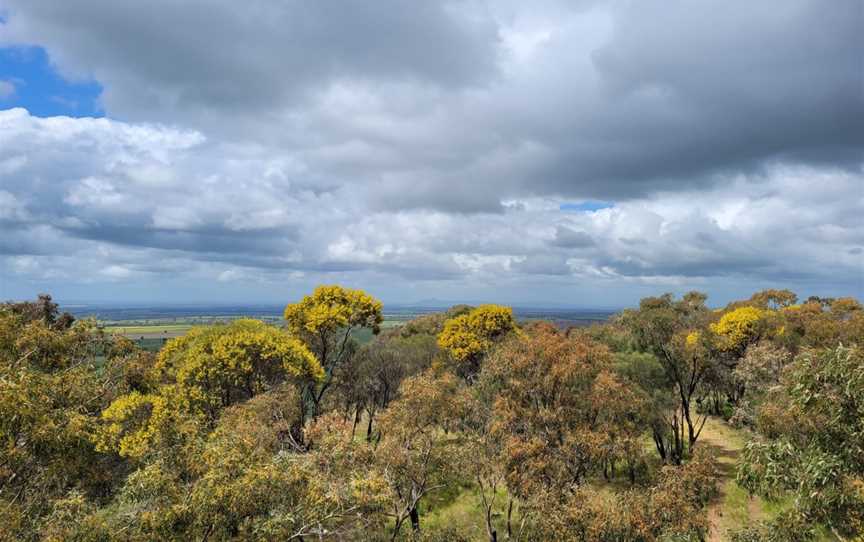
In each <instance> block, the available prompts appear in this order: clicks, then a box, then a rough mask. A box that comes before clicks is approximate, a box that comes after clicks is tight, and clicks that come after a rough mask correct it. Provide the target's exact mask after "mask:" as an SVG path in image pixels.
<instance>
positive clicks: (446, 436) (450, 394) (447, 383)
mask: <svg viewBox="0 0 864 542" xmlns="http://www.w3.org/2000/svg"><path fill="white" fill-rule="evenodd" d="M400 396H401V397H400V399H398V400H397V401H395V402H393V403H392V404H391V405H390V407H389V408H387V410H386V411H385V412H384V413H383V414H382V415H381V423H380V427H381V434H382V438H381V443H380V444H379V445H378V448H377V449H376V451H375V455H376V458H377V463H378V469H380V472H381V473H382V475H383V478H384V479H385V480H386V481H387V484H388V485H389V488H390V502H391V509H392V515H393V518H394V526H393V534H392V538H393V539H395V538H396V537H397V536H398V534H399V531H400V530H401V528H402V524H403V523H405V521H406V520H408V519H410V521H411V527H412V528H413V530H414V531H415V532H417V531H419V530H420V514H419V508H418V507H419V504H420V501H421V499H422V498H423V497H424V496H425V495H426V494H428V493H429V492H430V491H433V490H434V489H437V488H439V487H443V486H444V485H446V484H447V482H448V481H450V480H451V479H452V477H453V476H454V466H455V465H456V460H455V458H456V452H457V450H458V447H459V436H458V435H457V434H454V433H451V432H452V431H453V430H454V429H456V428H457V425H458V422H459V420H460V419H461V418H462V417H463V416H464V412H465V406H466V396H465V394H464V391H463V390H462V389H461V386H460V382H459V380H458V379H457V378H456V377H455V376H453V375H452V374H449V373H444V374H441V375H436V374H435V373H434V372H432V371H431V370H430V371H427V372H425V373H423V374H420V375H417V376H414V377H411V378H408V379H406V380H405V381H404V382H403V383H402V387H401V391H400Z"/></svg>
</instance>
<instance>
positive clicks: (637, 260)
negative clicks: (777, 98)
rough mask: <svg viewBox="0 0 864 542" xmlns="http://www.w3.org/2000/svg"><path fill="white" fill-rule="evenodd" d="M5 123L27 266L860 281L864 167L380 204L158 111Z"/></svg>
mask: <svg viewBox="0 0 864 542" xmlns="http://www.w3.org/2000/svg"><path fill="white" fill-rule="evenodd" d="M0 134H2V136H0V139H2V141H0V163H3V164H15V167H7V170H6V173H5V175H4V178H3V179H4V181H3V190H2V191H0V220H2V222H3V224H4V230H5V231H6V232H7V233H8V234H9V235H4V237H3V240H2V242H0V250H2V253H3V255H4V256H3V258H4V260H5V265H4V269H6V271H7V272H8V273H10V274H13V275H17V276H19V278H20V277H24V276H27V277H35V278H38V279H44V280H48V279H50V278H52V277H63V280H65V281H72V282H75V281H84V282H91V283H92V282H94V281H96V282H98V281H99V280H100V279H104V280H108V281H111V282H113V283H118V282H123V281H127V282H128V281H137V280H141V279H142V278H148V277H149V279H150V280H158V279H159V277H161V276H164V275H166V274H170V275H172V276H174V277H177V276H180V277H184V276H185V277H187V278H188V279H189V280H204V281H208V280H209V281H211V282H214V283H217V282H219V283H228V282H231V283H237V282H250V281H258V282H262V281H263V282H264V283H267V282H269V283H272V284H279V283H284V282H285V281H296V280H298V279H299V278H302V277H306V276H307V275H311V277H309V280H328V279H329V278H330V277H333V276H334V275H342V274H345V273H347V274H353V275H354V276H355V280H356V279H360V280H361V282H362V280H368V281H373V282H376V281H377V282H379V283H386V280H385V279H382V277H390V279H387V280H391V281H393V280H395V281H403V282H410V283H414V284H418V283H419V284H423V283H436V284H446V283H448V282H460V283H463V284H467V285H475V286H477V287H479V288H482V287H484V286H488V285H490V284H495V283H507V284H509V285H510V286H511V287H517V286H518V285H520V284H529V283H531V282H532V281H534V280H538V279H543V280H546V281H548V283H549V284H551V285H558V286H561V285H567V284H571V285H572V284H580V285H589V284H590V285H594V286H603V287H613V286H616V285H618V286H620V285H622V284H623V285H625V288H626V285H627V284H659V285H664V286H670V285H671V286H681V285H689V284H695V285H709V286H710V284H711V282H712V281H721V282H724V283H727V284H728V283H730V282H731V283H734V282H735V281H743V282H745V283H747V284H748V285H749V283H753V282H760V281H764V282H766V283H770V282H771V281H779V282H781V283H790V282H791V283H795V284H810V285H812V287H813V288H814V289H818V288H820V287H824V284H820V283H821V282H824V281H825V280H828V281H830V283H831V284H835V285H841V286H846V287H848V286H850V285H853V286H854V285H855V284H856V281H857V280H860V270H861V247H862V246H864V224H862V223H861V220H860V210H861V208H862V207H864V194H862V190H861V186H862V179H864V177H862V174H861V173H860V172H848V171H845V170H841V169H832V170H828V169H820V170H814V169H812V168H810V167H806V166H794V167H790V166H781V165H778V166H774V167H770V168H768V169H767V170H765V171H764V172H763V173H762V174H761V175H760V176H759V177H758V178H755V177H752V176H747V175H729V176H725V177H723V178H722V179H718V180H717V182H716V183H715V185H714V188H711V189H707V190H706V189H702V188H697V189H694V190H679V191H675V192H667V193H659V194H656V195H654V196H651V197H646V198H641V199H633V200H629V201H625V202H621V203H619V204H617V205H615V206H614V207H612V208H607V209H601V210H598V211H595V212H578V211H567V210H562V208H561V204H562V203H564V200H561V199H560V198H550V197H543V198H536V197H535V198H527V199H521V200H509V201H507V202H506V205H505V206H504V207H503V209H504V210H503V211H501V212H496V213H475V214H465V213H455V214H454V213H448V212H444V211H435V210H423V209H404V210H381V209H378V210H376V209H375V207H374V201H371V198H374V196H368V197H366V198H365V199H364V197H363V194H362V192H358V191H356V190H355V189H354V188H353V187H352V186H351V185H350V184H349V185H345V186H342V187H336V188H334V189H332V190H328V191H324V192H321V193H315V192H314V190H311V189H309V188H308V187H305V186H304V185H302V184H297V185H295V184H294V183H293V182H292V177H293V176H294V175H297V174H302V172H303V171H304V170H305V167H306V166H305V165H304V164H303V163H302V162H298V161H291V160H285V159H279V158H278V157H275V156H274V157H268V156H266V155H259V154H257V153H256V152H254V151H249V152H251V154H249V155H247V156H242V157H238V155H237V154H236V153H233V152H230V150H231V149H230V146H227V147H226V146H225V145H222V144H211V143H209V142H207V141H206V140H205V139H204V138H203V137H202V136H201V135H200V134H198V133H195V132H189V131H183V130H177V129H173V128H166V127H163V126H158V125H132V124H127V123H123V122H119V121H112V120H104V119H103V120H92V119H39V118H35V117H32V116H30V115H28V114H27V113H26V112H24V111H23V110H12V111H5V112H0ZM82 149H98V152H81V150H82ZM166 168H168V170H169V171H170V173H165V174H156V175H154V176H152V177H151V176H149V175H144V176H141V175H139V174H138V172H140V171H142V170H143V171H157V172H158V171H162V170H164V169H166ZM154 177H155V178H156V180H155V181H154V180H153V178H154ZM34 183H38V184H37V185H36V186H34ZM815 185H818V186H819V190H818V192H817V191H814V190H813V187H814V186H815ZM37 187H38V190H36V189H34V188H37ZM566 208H567V207H566V206H565V209H566ZM37 270H51V271H50V274H49V276H44V272H42V271H37ZM526 294H527V295H526V297H527V298H528V299H530V298H532V297H534V296H536V295H540V297H542V292H539V293H538V292H536V291H532V290H530V289H529V290H528V291H527V292H526Z"/></svg>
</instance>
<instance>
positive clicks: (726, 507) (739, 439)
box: [697, 418, 766, 542]
mask: <svg viewBox="0 0 864 542" xmlns="http://www.w3.org/2000/svg"><path fill="white" fill-rule="evenodd" d="M697 445H699V446H707V447H710V448H711V449H712V450H713V451H714V453H715V454H716V457H717V460H718V462H719V463H720V482H719V488H720V494H719V495H718V496H717V498H715V499H714V501H713V502H712V503H711V504H709V505H708V522H709V525H710V530H709V533H708V540H709V542H723V541H725V540H728V536H727V531H728V530H729V529H735V528H738V527H743V526H744V525H747V524H752V523H754V522H756V521H760V520H762V519H765V517H766V513H765V510H764V507H763V504H762V500H761V499H760V498H758V497H750V496H749V495H747V492H746V491H745V490H743V489H741V488H740V487H738V484H736V483H735V468H736V462H737V461H738V454H739V453H740V451H741V449H742V448H743V447H744V436H743V435H742V433H741V432H739V431H737V430H735V429H733V428H732V427H730V426H728V425H727V424H726V423H725V422H723V421H722V420H718V419H714V418H711V419H709V420H708V422H707V423H706V424H705V429H704V430H703V431H702V435H701V436H700V438H699V442H698V443H697Z"/></svg>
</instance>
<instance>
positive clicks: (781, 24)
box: [0, 0, 864, 308]
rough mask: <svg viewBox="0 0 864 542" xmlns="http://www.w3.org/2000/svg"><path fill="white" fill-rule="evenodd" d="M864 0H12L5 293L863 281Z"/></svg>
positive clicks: (855, 287)
mask: <svg viewBox="0 0 864 542" xmlns="http://www.w3.org/2000/svg"><path fill="white" fill-rule="evenodd" d="M862 27H864V3H862V2H860V0H833V1H832V2H827V3H826V2H821V1H818V0H765V1H760V2H743V3H742V2H732V3H730V2H726V1H720V0H686V1H685V0H640V1H638V2H637V1H625V0H610V1H601V0H584V1H582V0H567V1H563V0H562V1H554V0H548V1H545V0H540V1H537V2H518V1H516V0H500V1H495V2H492V1H489V2H484V1H470V0H465V1H461V0H453V1H440V2H434V1H429V2H417V1H415V0H378V1H375V2H368V1H361V0H344V1H340V2H304V1H300V0H284V1H279V2H274V1H272V0H246V1H243V2H237V1H236V0H206V1H205V0H185V1H183V2H179V1H176V0H151V1H149V2H104V1H100V0H76V1H74V2H72V1H70V2H56V1H53V0H0V298H2V299H23V298H32V297H34V296H35V295H36V294H37V293H39V292H48V293H51V294H53V295H54V297H55V298H56V299H59V300H60V301H61V302H63V301H65V302H69V303H71V302H115V303H123V302H136V303H153V304H161V303H192V302H194V303H216V304H219V303H273V304H281V303H286V302H289V301H293V300H295V299H296V298H298V297H299V296H301V295H303V294H304V293H307V292H309V291H310V290H311V289H312V288H314V286H315V285H317V284H321V283H328V284H329V283H339V284H343V285H345V286H349V287H355V288H363V289H365V290H367V291H369V292H370V293H372V294H374V295H376V296H377V297H379V298H380V299H382V300H383V301H385V303H401V304H410V303H412V302H416V301H418V300H440V301H442V302H458V301H464V302H469V303H478V302H499V303H508V304H514V305H522V306H572V307H586V308H588V307H595V308H597V307H599V308H602V307H606V308H618V307H623V306H628V305H633V304H635V303H636V302H638V300H639V299H640V298H641V297H644V296H649V295H657V294H660V293H663V292H674V293H682V292H686V291H689V290H693V289H696V290H700V291H704V292H706V293H708V294H709V303H713V304H715V305H719V304H723V303H725V302H727V301H729V300H731V299H738V298H746V297H749V295H750V294H751V293H752V292H754V291H756V290H759V289H763V288H768V287H774V288H790V289H792V290H794V291H796V292H797V293H798V294H799V295H801V296H803V297H806V296H809V295H820V296H844V295H853V296H857V297H859V298H864V32H862Z"/></svg>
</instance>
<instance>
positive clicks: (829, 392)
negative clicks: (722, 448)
mask: <svg viewBox="0 0 864 542" xmlns="http://www.w3.org/2000/svg"><path fill="white" fill-rule="evenodd" d="M757 428H758V429H759V431H760V433H761V434H762V435H763V437H764V438H763V439H759V440H755V441H753V442H751V443H749V444H748V445H747V446H746V447H745V450H744V454H743V461H742V463H741V465H740V467H739V471H738V480H739V483H741V484H742V485H743V486H744V487H746V488H747V489H748V490H750V491H752V492H754V493H759V494H761V495H765V496H767V497H774V498H776V497H778V496H780V495H782V494H783V493H785V492H791V493H792V494H793V495H794V496H795V509H794V514H795V520H796V522H797V523H801V524H808V523H809V524H812V523H825V524H827V525H829V526H831V527H833V528H835V529H837V530H839V531H842V532H845V533H848V534H852V533H860V532H862V531H864V353H862V350H861V349H860V348H858V347H855V348H846V347H842V346H838V347H836V348H831V349H824V350H821V351H806V352H804V353H802V354H801V355H799V356H798V357H797V358H796V359H795V361H794V362H793V363H792V365H791V366H790V367H789V371H788V372H786V373H785V374H784V376H783V380H782V383H781V386H780V387H779V388H778V389H776V390H774V391H773V392H772V393H771V394H770V398H769V400H766V401H765V402H764V403H763V404H762V406H761V408H760V410H759V413H758V418H757Z"/></svg>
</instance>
